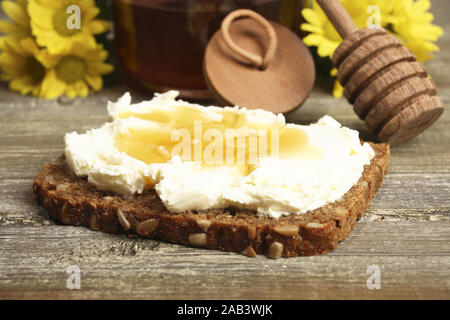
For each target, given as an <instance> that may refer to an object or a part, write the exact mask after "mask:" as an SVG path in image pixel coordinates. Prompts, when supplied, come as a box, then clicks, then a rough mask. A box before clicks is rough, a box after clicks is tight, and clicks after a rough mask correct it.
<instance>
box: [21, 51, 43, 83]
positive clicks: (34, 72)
mask: <svg viewBox="0 0 450 320" xmlns="http://www.w3.org/2000/svg"><path fill="white" fill-rule="evenodd" d="M25 72H26V73H27V74H28V75H30V76H31V79H32V80H33V83H39V82H41V81H42V80H43V79H44V76H45V68H44V66H43V65H42V64H41V63H40V62H39V61H37V60H36V58H35V57H28V58H27V60H26V61H25Z"/></svg>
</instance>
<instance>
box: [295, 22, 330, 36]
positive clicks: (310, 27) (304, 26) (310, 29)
mask: <svg viewBox="0 0 450 320" xmlns="http://www.w3.org/2000/svg"><path fill="white" fill-rule="evenodd" d="M300 29H301V30H303V31H308V32H312V33H318V34H323V32H324V31H323V28H322V27H319V26H314V25H312V24H309V23H302V25H301V26H300Z"/></svg>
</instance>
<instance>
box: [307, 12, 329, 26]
mask: <svg viewBox="0 0 450 320" xmlns="http://www.w3.org/2000/svg"><path fill="white" fill-rule="evenodd" d="M302 15H303V17H304V18H305V19H306V21H308V22H309V23H311V24H313V25H317V26H320V25H322V24H323V22H324V20H323V19H322V17H321V15H320V14H318V13H317V11H315V10H313V9H311V8H305V9H303V10H302Z"/></svg>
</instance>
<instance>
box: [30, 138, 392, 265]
mask: <svg viewBox="0 0 450 320" xmlns="http://www.w3.org/2000/svg"><path fill="white" fill-rule="evenodd" d="M371 146H372V148H373V149H374V150H375V153H376V155H375V157H374V158H373V159H372V161H371V163H370V165H367V166H366V167H365V169H364V172H363V174H362V176H361V178H360V180H359V181H358V183H357V184H356V185H355V186H353V188H352V189H351V190H350V191H348V192H347V193H346V194H345V195H344V196H343V197H342V199H340V200H339V201H336V202H334V203H332V204H329V205H326V206H324V207H321V208H318V209H316V210H313V211H309V212H307V213H305V214H301V215H289V216H283V217H281V218H279V219H274V218H270V217H265V216H257V215H256V214H255V212H254V211H248V210H242V209H237V208H227V209H221V210H218V209H215V210H207V211H201V212H200V211H199V212H196V211H189V212H183V213H170V212H168V211H167V210H166V208H165V207H164V205H163V203H162V202H161V200H160V199H159V197H158V195H157V194H156V192H155V191H154V190H149V191H148V192H146V193H144V194H142V195H136V196H134V197H123V196H121V195H118V194H113V193H111V192H104V191H99V190H97V189H96V188H95V187H94V186H93V185H91V184H89V183H88V182H87V180H86V179H83V178H79V177H77V176H75V175H74V174H73V173H72V172H71V170H70V169H69V168H68V166H67V164H66V163H65V160H64V158H61V159H60V160H59V161H58V162H55V163H49V164H47V165H46V166H45V167H44V169H43V170H42V172H40V173H39V174H38V175H37V176H36V178H35V180H34V185H33V190H34V193H35V195H36V199H37V201H38V203H40V204H42V205H43V207H44V208H45V209H46V210H47V211H48V213H49V215H50V217H52V218H53V219H55V220H57V221H59V222H62V223H63V224H68V225H74V226H80V225H82V226H87V227H89V228H91V229H92V230H101V231H104V232H109V233H124V232H125V233H132V234H133V233H136V234H138V235H141V236H144V237H148V238H151V239H160V240H165V241H168V242H172V243H179V244H184V245H190V246H196V247H204V248H208V249H220V250H224V251H236V252H240V253H243V254H245V255H247V256H250V257H255V256H256V255H257V254H265V255H267V256H268V257H270V258H279V257H281V256H283V257H294V256H299V255H300V256H307V255H316V254H325V253H328V251H329V250H333V249H335V248H336V246H337V243H338V241H342V240H344V239H345V238H346V237H347V236H348V235H349V234H350V232H351V231H352V229H353V227H354V225H355V223H356V221H357V219H359V218H361V216H362V215H363V213H364V211H365V210H366V209H367V208H368V207H369V206H370V203H371V201H372V198H373V197H374V196H375V193H376V191H377V190H378V188H379V187H380V186H381V183H382V181H383V176H384V175H385V174H386V172H387V171H388V167H389V145H387V144H371Z"/></svg>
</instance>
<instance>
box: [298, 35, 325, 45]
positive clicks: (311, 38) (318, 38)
mask: <svg viewBox="0 0 450 320" xmlns="http://www.w3.org/2000/svg"><path fill="white" fill-rule="evenodd" d="M324 40H325V37H324V36H322V35H319V34H315V33H310V34H308V35H307V36H306V37H304V38H303V42H304V43H305V44H306V45H307V46H310V47H311V46H316V47H318V46H319V45H320V44H321V43H322V41H324Z"/></svg>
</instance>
